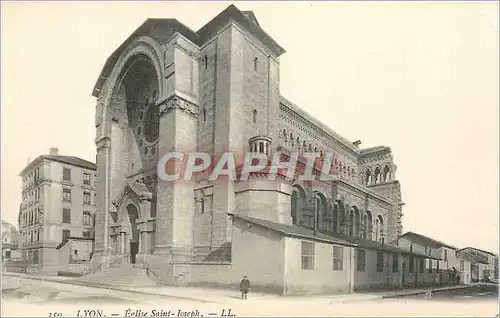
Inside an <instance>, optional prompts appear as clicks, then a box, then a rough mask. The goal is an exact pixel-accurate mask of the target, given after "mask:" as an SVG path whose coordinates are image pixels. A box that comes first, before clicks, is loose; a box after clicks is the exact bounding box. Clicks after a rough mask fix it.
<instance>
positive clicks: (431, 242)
mask: <svg viewBox="0 0 500 318" xmlns="http://www.w3.org/2000/svg"><path fill="white" fill-rule="evenodd" d="M400 238H405V239H407V240H409V241H411V242H413V243H416V244H419V245H422V246H429V247H435V248H439V247H447V248H451V249H454V250H458V248H457V247H455V246H452V245H449V244H446V243H443V242H441V241H437V240H435V239H433V238H430V237H428V236H425V235H422V234H418V233H415V232H406V233H405V234H403V235H400V236H399V237H398V239H400Z"/></svg>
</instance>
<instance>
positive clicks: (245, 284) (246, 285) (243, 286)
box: [240, 278, 250, 293]
mask: <svg viewBox="0 0 500 318" xmlns="http://www.w3.org/2000/svg"><path fill="white" fill-rule="evenodd" d="M249 289H250V280H249V279H248V278H243V279H242V280H241V282H240V291H241V292H242V293H248V290H249Z"/></svg>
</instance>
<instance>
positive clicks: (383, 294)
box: [377, 285, 473, 298]
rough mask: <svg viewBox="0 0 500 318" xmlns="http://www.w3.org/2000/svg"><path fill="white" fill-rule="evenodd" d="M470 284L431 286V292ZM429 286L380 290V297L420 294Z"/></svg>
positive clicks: (462, 287)
mask: <svg viewBox="0 0 500 318" xmlns="http://www.w3.org/2000/svg"><path fill="white" fill-rule="evenodd" d="M472 287H473V286H472V285H453V286H443V287H433V288H432V290H433V292H439V291H446V290H457V289H467V288H472ZM429 288H430V287H427V288H413V289H403V290H395V291H386V292H380V293H377V294H380V296H381V297H382V298H396V297H404V296H413V295H422V294H425V293H427V292H428V291H429Z"/></svg>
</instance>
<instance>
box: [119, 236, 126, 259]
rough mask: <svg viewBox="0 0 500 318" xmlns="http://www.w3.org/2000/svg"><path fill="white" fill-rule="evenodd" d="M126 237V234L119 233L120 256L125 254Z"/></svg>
mask: <svg viewBox="0 0 500 318" xmlns="http://www.w3.org/2000/svg"><path fill="white" fill-rule="evenodd" d="M126 235H127V233H125V232H120V254H122V255H123V254H125V253H126V245H125V244H126V242H125V241H126Z"/></svg>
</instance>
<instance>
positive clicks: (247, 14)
mask: <svg viewBox="0 0 500 318" xmlns="http://www.w3.org/2000/svg"><path fill="white" fill-rule="evenodd" d="M241 13H243V14H244V15H245V17H247V19H249V20H250V21H252V22H253V23H255V24H257V25H258V26H259V27H260V24H259V21H257V17H256V16H255V14H254V13H253V12H252V11H241Z"/></svg>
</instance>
